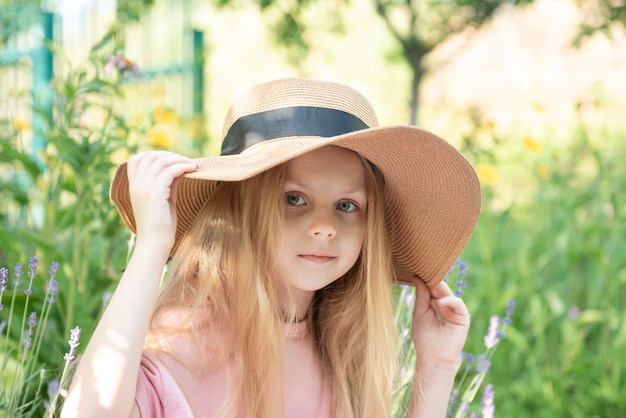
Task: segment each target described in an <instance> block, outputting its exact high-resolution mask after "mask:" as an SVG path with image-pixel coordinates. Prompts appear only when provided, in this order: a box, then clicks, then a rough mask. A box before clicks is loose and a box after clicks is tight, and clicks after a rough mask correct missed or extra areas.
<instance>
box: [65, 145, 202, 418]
mask: <svg viewBox="0 0 626 418" xmlns="http://www.w3.org/2000/svg"><path fill="white" fill-rule="evenodd" d="M195 168H196V165H195V163H193V161H191V160H189V159H187V158H184V157H180V156H178V155H175V154H172V153H166V152H145V153H141V154H138V155H136V156H134V157H132V158H131V159H130V160H129V161H128V178H129V190H130V193H131V202H132V205H133V211H134V214H135V218H136V221H137V241H136V244H135V250H134V252H133V255H132V257H131V259H130V261H129V263H128V266H127V267H126V270H125V272H124V274H123V276H122V278H121V280H120V283H119V285H118V287H117V289H116V291H115V294H114V295H113V297H112V298H111V301H110V302H109V305H108V306H107V308H106V310H105V312H104V314H103V315H102V318H101V319H100V321H99V323H98V326H97V327H96V330H95V331H94V334H93V336H92V337H91V340H90V341H89V344H88V345H87V349H86V350H85V353H84V355H83V356H82V358H81V360H80V363H79V365H78V368H77V370H76V373H75V375H74V378H73V381H72V385H71V386H70V390H69V393H68V397H67V399H66V401H65V404H64V406H63V411H62V417H64V418H66V417H105V416H106V417H128V416H131V414H133V415H132V416H139V414H138V411H137V409H136V407H135V388H136V384H137V375H138V372H139V363H140V360H141V354H142V350H143V343H144V339H145V336H146V333H147V331H148V327H149V325H150V320H151V317H152V313H153V311H154V308H155V304H156V299H157V293H158V288H159V282H160V279H161V274H162V272H163V268H164V267H165V264H166V262H167V259H168V256H169V253H170V250H171V248H172V246H173V243H174V234H175V231H176V213H175V211H174V203H175V202H174V199H175V195H176V191H175V188H176V184H177V181H176V179H177V178H178V177H179V176H181V175H182V174H183V173H185V172H189V171H193V170H195Z"/></svg>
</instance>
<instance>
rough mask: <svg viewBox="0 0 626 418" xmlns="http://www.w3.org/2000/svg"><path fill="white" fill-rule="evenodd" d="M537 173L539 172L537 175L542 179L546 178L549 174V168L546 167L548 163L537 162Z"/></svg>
mask: <svg viewBox="0 0 626 418" xmlns="http://www.w3.org/2000/svg"><path fill="white" fill-rule="evenodd" d="M537 174H539V177H541V178H542V179H547V178H548V176H549V175H550V169H549V168H548V165H547V164H543V163H541V164H539V165H538V166H537Z"/></svg>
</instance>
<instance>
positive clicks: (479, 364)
mask: <svg viewBox="0 0 626 418" xmlns="http://www.w3.org/2000/svg"><path fill="white" fill-rule="evenodd" d="M490 367H491V361H489V359H487V356H485V355H484V354H481V355H479V356H478V359H477V360H476V373H478V374H482V375H483V376H485V375H486V374H487V372H488V371H489V368H490Z"/></svg>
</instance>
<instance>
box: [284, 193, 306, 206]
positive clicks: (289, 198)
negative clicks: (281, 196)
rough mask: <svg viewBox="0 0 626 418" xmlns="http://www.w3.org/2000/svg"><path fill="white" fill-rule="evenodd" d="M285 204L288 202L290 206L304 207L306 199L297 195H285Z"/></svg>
mask: <svg viewBox="0 0 626 418" xmlns="http://www.w3.org/2000/svg"><path fill="white" fill-rule="evenodd" d="M285 202H287V204H288V205H290V206H300V205H304V203H305V201H304V198H303V197H302V196H300V195H299V194H295V193H287V194H286V195H285Z"/></svg>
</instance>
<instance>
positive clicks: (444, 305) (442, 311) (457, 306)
mask: <svg viewBox="0 0 626 418" xmlns="http://www.w3.org/2000/svg"><path fill="white" fill-rule="evenodd" d="M433 307H434V309H435V310H436V311H437V316H438V317H440V318H441V319H443V320H445V321H447V322H450V323H453V324H456V325H462V326H468V325H469V322H470V316H469V311H468V309H467V306H466V305H465V302H463V300H462V299H461V298H458V297H456V296H446V297H444V298H441V299H435V300H433Z"/></svg>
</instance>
